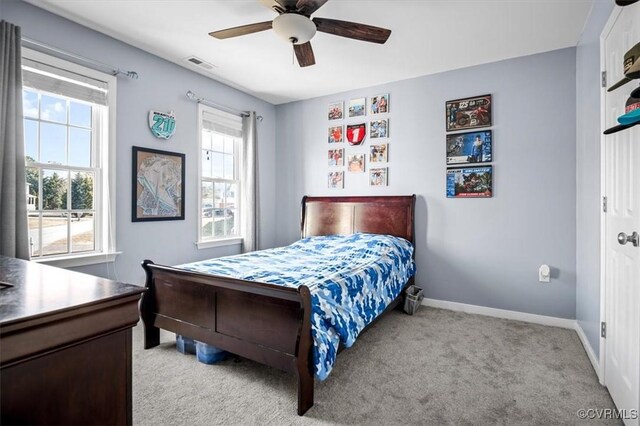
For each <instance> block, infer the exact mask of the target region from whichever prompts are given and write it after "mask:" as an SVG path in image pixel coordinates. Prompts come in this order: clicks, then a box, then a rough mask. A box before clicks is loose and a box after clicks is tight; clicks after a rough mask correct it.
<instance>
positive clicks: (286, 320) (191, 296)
mask: <svg viewBox="0 0 640 426" xmlns="http://www.w3.org/2000/svg"><path fill="white" fill-rule="evenodd" d="M142 267H143V268H144V270H145V273H146V287H147V291H146V292H145V294H144V296H143V298H142V300H141V302H140V314H141V318H142V322H143V324H144V348H145V349H149V348H153V347H155V346H157V345H158V344H159V343H160V329H165V330H169V331H172V332H174V333H177V334H182V335H185V336H189V337H190V338H193V339H196V340H198V341H201V342H204V343H208V344H211V345H214V346H216V347H218V348H221V349H224V350H226V351H229V352H231V353H234V354H237V355H240V356H242V357H244V358H248V359H251V360H253V361H256V362H259V363H261V364H265V365H269V366H271V367H274V368H278V369H280V370H283V371H288V372H292V373H295V374H296V376H297V379H298V414H299V415H303V414H304V413H305V412H306V411H307V410H308V409H309V408H311V406H313V388H314V375H313V369H312V367H313V360H312V356H313V353H312V340H311V293H310V292H309V289H308V288H307V287H305V286H300V287H299V288H297V289H294V288H287V287H281V286H275V285H271V284H263V283H256V282H250V281H244V280H237V279H233V278H225V277H218V276H212V275H206V274H199V273H194V272H189V271H184V270H180V269H175V268H171V267H167V266H161V265H156V264H154V263H153V262H151V261H150V260H145V261H144V262H143V263H142Z"/></svg>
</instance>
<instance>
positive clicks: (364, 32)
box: [313, 18, 391, 44]
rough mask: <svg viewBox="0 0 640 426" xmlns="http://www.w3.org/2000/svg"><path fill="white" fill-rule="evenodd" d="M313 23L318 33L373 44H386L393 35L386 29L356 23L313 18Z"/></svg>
mask: <svg viewBox="0 0 640 426" xmlns="http://www.w3.org/2000/svg"><path fill="white" fill-rule="evenodd" d="M313 22H314V23H315V24H316V27H317V28H318V31H322V32H323V33H329V34H333V35H337V36H340V37H347V38H353V39H356V40H362V41H369V42H371V43H379V44H384V43H385V42H386V41H387V39H388V38H389V36H390V35H391V30H387V29H386V28H380V27H373V26H371V25H365V24H358V23H356V22H349V21H338V20H337V19H327V18H313Z"/></svg>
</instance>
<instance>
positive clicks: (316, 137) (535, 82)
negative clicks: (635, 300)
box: [276, 48, 576, 318]
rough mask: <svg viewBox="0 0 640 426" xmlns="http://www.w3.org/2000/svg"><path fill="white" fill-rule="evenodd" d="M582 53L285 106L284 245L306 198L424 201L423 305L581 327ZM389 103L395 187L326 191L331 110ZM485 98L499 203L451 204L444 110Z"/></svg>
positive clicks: (280, 112)
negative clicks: (578, 142) (437, 302)
mask: <svg viewBox="0 0 640 426" xmlns="http://www.w3.org/2000/svg"><path fill="white" fill-rule="evenodd" d="M575 53H576V50H575V48H569V49H563V50H557V51H553V52H548V53H544V54H539V55H533V56H527V57H522V58H516V59H511V60H506V61H502V62H497V63H492V64H486V65H480V66H475V67H471V68H466V69H461V70H456V71H451V72H446V73H442V74H436V75H430V76H423V77H419V78H415V79H410V80H405V81H399V82H394V83H389V84H385V85H381V86H377V87H371V88H368V89H363V90H357V91H352V92H347V93H340V94H336V95H331V96H326V97H321V98H316V99H311V100H307V101H301V102H295V103H290V104H285V105H280V106H278V107H277V109H276V129H277V130H276V132H277V144H276V149H277V155H276V167H277V170H278V173H277V190H276V197H277V199H278V209H279V211H278V215H277V222H276V223H277V227H276V228H277V229H278V233H277V243H278V244H287V243H290V242H292V241H293V240H295V239H296V238H298V236H299V211H300V208H299V203H300V200H301V197H302V196H303V195H305V194H310V195H329V194H333V195H369V194H411V193H416V194H417V195H418V203H417V208H416V218H417V223H416V231H417V248H416V250H417V251H416V253H417V256H416V259H417V264H418V276H417V282H418V284H419V285H421V286H423V287H424V288H425V293H426V297H429V298H434V299H441V300H448V301H454V302H461V303H469V304H474V305H481V306H489V307H493V308H500V309H509V310H515V311H521V312H529V313H534V314H541V315H550V316H555V317H562V318H575V303H576V297H575V283H576V257H575V253H576V235H575V232H576V228H575V214H576V196H575V193H576V192H575V191H576V168H575V165H576V157H575V148H576V146H575V138H576V125H575V123H576V121H575V117H576V115H575V112H576V82H575V77H576V69H575V65H576V62H575V60H576V57H575ZM345 71H346V70H345ZM380 93H390V97H391V103H390V135H391V138H390V139H389V144H390V148H389V159H390V162H389V169H390V171H389V187H387V188H371V187H369V186H368V185H367V178H366V175H365V174H360V175H355V174H350V173H347V174H346V183H345V189H344V190H329V189H327V172H328V167H327V159H326V158H327V149H328V144H327V127H328V125H329V123H328V121H327V119H326V114H327V104H328V103H329V102H330V101H335V100H345V101H347V100H349V99H350V98H355V97H361V96H371V95H375V94H380ZM486 93H491V94H492V95H493V108H494V109H493V114H494V126H493V132H494V139H495V141H494V153H495V161H494V162H493V164H494V169H495V170H494V190H495V195H494V197H493V198H492V199H488V200H487V199H484V200H478V199H447V198H446V197H445V169H446V166H445V129H444V120H445V117H444V116H445V114H444V105H445V101H446V100H449V99H456V98H460V97H465V96H472V95H482V94H486ZM347 121H349V120H347ZM350 121H355V120H350ZM367 143H368V142H365V144H367ZM346 150H347V153H349V152H353V153H355V152H364V151H365V147H362V148H356V147H354V148H352V147H347V148H346ZM367 166H368V165H367ZM542 263H548V264H549V265H551V266H552V268H553V278H552V280H551V283H550V284H541V283H539V282H538V276H537V273H538V272H537V271H538V267H539V265H540V264H542Z"/></svg>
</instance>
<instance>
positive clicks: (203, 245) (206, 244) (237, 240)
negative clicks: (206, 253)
mask: <svg viewBox="0 0 640 426" xmlns="http://www.w3.org/2000/svg"><path fill="white" fill-rule="evenodd" d="M237 244H242V237H234V238H223V239H219V240H211V241H198V242H197V243H196V246H198V250H202V249H208V248H212V247H223V246H232V245H237Z"/></svg>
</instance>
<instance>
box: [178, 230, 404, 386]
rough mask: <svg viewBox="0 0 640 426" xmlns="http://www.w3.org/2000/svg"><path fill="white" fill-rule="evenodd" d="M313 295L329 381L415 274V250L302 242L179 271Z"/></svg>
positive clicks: (386, 243) (339, 240) (339, 238)
mask: <svg viewBox="0 0 640 426" xmlns="http://www.w3.org/2000/svg"><path fill="white" fill-rule="evenodd" d="M177 268H180V269H186V270H190V271H196V272H201V273H206V274H213V275H222V276H226V277H233V278H239V279H243V280H248V281H256V282H262V283H270V284H276V285H282V286H285V287H298V286H300V285H305V286H307V287H308V288H309V290H310V292H311V306H312V311H313V312H312V315H311V333H312V337H313V342H314V363H315V375H316V377H317V378H319V379H320V380H324V379H325V378H327V376H328V375H329V373H330V372H331V369H332V368H333V364H334V363H335V359H336V354H337V352H338V345H339V343H340V342H342V343H343V344H344V345H345V346H346V347H350V346H351V345H353V343H354V342H355V340H356V337H358V334H359V333H360V332H361V331H362V330H363V329H364V328H365V327H366V326H367V325H368V324H369V323H371V322H372V321H373V320H374V319H375V318H376V317H377V316H378V315H379V314H380V313H382V311H384V310H385V308H386V307H387V306H388V305H389V304H390V303H391V302H392V301H393V300H394V299H395V298H396V297H397V296H398V295H399V294H400V292H401V291H402V288H403V286H404V285H405V284H406V282H407V280H408V279H409V278H410V277H412V276H413V275H414V274H415V263H414V261H413V245H412V244H411V243H410V242H408V241H406V240H404V239H402V238H398V237H392V236H389V235H376V234H364V233H357V234H353V235H346V236H345V235H330V236H322V237H310V238H305V239H302V240H299V241H297V242H295V243H293V244H291V245H290V246H286V247H280V248H274V249H269V250H261V251H256V252H252V253H246V254H242V255H237V256H229V257H224V258H218V259H210V260H204V261H201V262H194V263H188V264H185V265H180V266H177Z"/></svg>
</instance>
